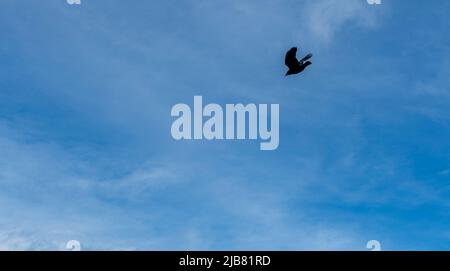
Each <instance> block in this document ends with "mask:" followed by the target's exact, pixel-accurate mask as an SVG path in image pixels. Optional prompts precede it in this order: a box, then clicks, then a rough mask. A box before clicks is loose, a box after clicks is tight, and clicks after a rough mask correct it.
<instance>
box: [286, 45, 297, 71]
mask: <svg viewBox="0 0 450 271" xmlns="http://www.w3.org/2000/svg"><path fill="white" fill-rule="evenodd" d="M296 55H297V47H292V48H291V49H290V50H289V51H288V52H287V53H286V58H285V59H284V63H285V64H286V66H288V68H289V69H291V68H293V67H297V66H298V65H299V62H298V59H297V56H296Z"/></svg>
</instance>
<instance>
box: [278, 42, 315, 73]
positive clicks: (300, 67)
mask: <svg viewBox="0 0 450 271" xmlns="http://www.w3.org/2000/svg"><path fill="white" fill-rule="evenodd" d="M311 57H312V54H307V55H306V56H305V57H304V58H302V59H301V60H300V61H298V59H297V47H292V48H291V49H290V50H289V51H288V52H287V53H286V58H285V60H284V63H285V64H286V66H288V68H289V70H288V71H287V73H286V76H288V75H292V74H298V73H301V72H302V71H304V70H305V68H306V67H308V66H309V65H311V64H312V63H311V61H308V59H310V58H311Z"/></svg>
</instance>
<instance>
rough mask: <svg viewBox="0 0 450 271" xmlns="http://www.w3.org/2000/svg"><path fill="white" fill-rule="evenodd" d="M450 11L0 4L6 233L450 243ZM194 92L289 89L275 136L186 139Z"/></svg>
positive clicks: (441, 4) (20, 239) (243, 97)
mask: <svg viewBox="0 0 450 271" xmlns="http://www.w3.org/2000/svg"><path fill="white" fill-rule="evenodd" d="M448 10H450V2H448V1H442V0H441V1H438V0H433V1H420V0H395V1H394V0H390V1H389V0H383V4H382V5H377V6H371V5H368V4H367V3H366V1H364V0H345V1H344V0H339V1H335V0H304V1H298V0H283V1H282V0H280V1H246V0H229V1H220V0H218V1H206V0H195V1H184V0H182V1H180V0H177V1H174V0H168V1H144V0H139V1H138V0H135V1H123V0H121V1H119V0H108V1H106V0H95V1H94V0H82V4H81V5H68V4H67V3H66V1H64V0H46V1H31V0H14V1H12V0H9V1H8V0H3V1H1V2H0V33H2V41H1V42H0V150H1V153H2V155H1V156H0V217H1V218H0V249H6V250H55V249H64V246H65V243H66V242H67V241H68V240H71V239H77V240H80V242H81V244H82V246H83V249H106V250H116V249H127V250H128V249H129V250H161V249H163V250H175V249H181V250H187V249H197V250H204V249H205V250H209V249H215V250H235V249H240V250H242V249H261V250H262V249H270V250H308V249H313V250H336V249H344V250H365V249H366V248H365V245H366V242H367V241H368V240H371V239H376V240H379V241H380V242H381V243H382V247H383V249H386V250H399V249H407V250H410V249H411V250H429V249H437V250H447V249H450V219H449V217H450V213H449V212H450V211H449V208H448V207H449V205H450V186H449V185H450V182H449V180H450V156H449V153H450V141H449V140H448V138H449V136H450V125H449V120H450V89H449V79H448V78H450V48H449V47H448V44H450V35H449V34H450V33H449V31H450V30H449V29H450V20H449V19H448V12H447V11H448ZM291 46H299V48H300V54H302V53H307V52H312V53H314V58H313V65H312V66H311V67H310V68H308V70H307V71H306V72H305V73H304V74H302V75H300V76H296V77H289V78H286V77H284V74H285V72H286V69H285V67H284V65H283V64H284V63H283V62H284V59H283V58H284V54H285V52H286V50H287V49H289V48H290V47H291ZM254 67H257V69H254ZM194 95H202V96H203V100H204V102H205V103H208V102H215V103H219V104H225V103H239V102H240V103H257V104H258V103H269V104H273V103H278V104H280V146H279V148H278V149H277V150H276V151H272V152H261V151H260V150H259V142H249V141H243V142H234V141H231V142H229V141H221V142H215V141H213V142H207V141H181V142H180V141H175V140H173V139H172V137H171V135H170V126H171V124H172V121H173V119H172V118H171V116H170V109H171V107H172V106H173V105H174V104H176V103H180V102H182V103H189V104H192V102H193V97H194Z"/></svg>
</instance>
